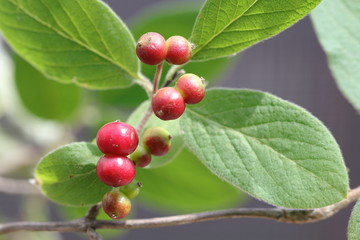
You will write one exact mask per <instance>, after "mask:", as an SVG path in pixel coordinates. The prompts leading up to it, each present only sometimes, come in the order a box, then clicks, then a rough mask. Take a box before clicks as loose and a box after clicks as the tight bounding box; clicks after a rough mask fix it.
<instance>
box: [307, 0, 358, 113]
mask: <svg viewBox="0 0 360 240" xmlns="http://www.w3.org/2000/svg"><path fill="white" fill-rule="evenodd" d="M359 16H360V2H359V1H358V0H346V1H341V0H331V1H324V2H323V3H322V4H321V5H320V6H319V7H318V8H317V9H316V10H315V11H314V12H313V13H312V14H311V19H312V22H313V23H314V26H315V30H316V33H317V36H318V38H319V40H320V43H321V45H322V47H323V48H324V50H325V52H326V54H327V57H328V63H329V66H330V69H331V71H332V73H333V75H334V77H335V79H336V82H337V84H338V86H339V88H340V90H341V91H342V93H343V94H344V95H345V97H346V98H347V99H348V100H349V101H350V103H351V104H352V105H353V106H354V108H355V109H356V110H357V111H360V69H359V66H358V65H359V63H360V31H359V25H360V18H359Z"/></svg>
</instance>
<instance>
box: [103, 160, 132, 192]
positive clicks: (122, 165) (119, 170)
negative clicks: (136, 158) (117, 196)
mask: <svg viewBox="0 0 360 240" xmlns="http://www.w3.org/2000/svg"><path fill="white" fill-rule="evenodd" d="M135 173H136V170H135V165H134V163H133V162H132V161H131V160H130V159H129V158H127V157H124V156H117V155H104V156H102V157H101V158H100V159H99V161H98V163H97V165H96V174H97V176H98V178H99V179H100V181H101V182H103V183H104V184H106V185H109V186H112V187H120V186H124V185H127V184H129V183H131V181H132V180H133V179H134V177H135Z"/></svg>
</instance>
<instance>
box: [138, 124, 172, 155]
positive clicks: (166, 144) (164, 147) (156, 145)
mask: <svg viewBox="0 0 360 240" xmlns="http://www.w3.org/2000/svg"><path fill="white" fill-rule="evenodd" d="M143 144H144V146H145V147H146V148H147V149H148V150H149V152H150V153H151V154H152V155H155V156H162V155H165V154H166V153H167V152H169V150H170V146H171V135H170V133H169V132H168V131H167V130H166V129H165V128H162V127H151V128H148V129H147V130H146V131H145V132H144V135H143Z"/></svg>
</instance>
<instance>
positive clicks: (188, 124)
mask: <svg viewBox="0 0 360 240" xmlns="http://www.w3.org/2000/svg"><path fill="white" fill-rule="evenodd" d="M180 126H181V129H182V130H183V132H184V141H185V143H186V145H187V147H188V148H189V149H190V150H191V151H192V152H193V153H195V155H196V156H198V157H199V159H200V160H201V161H202V162H203V164H205V166H206V167H208V168H209V169H210V170H211V171H212V172H213V173H215V174H216V175H217V176H218V177H220V178H221V179H224V180H226V181H228V182H230V183H232V184H233V185H235V186H236V187H239V188H240V189H242V190H244V191H246V192H248V193H249V194H251V195H253V196H254V197H257V198H259V199H261V200H263V201H266V202H268V203H270V204H273V205H277V206H283V207H288V208H318V207H323V206H326V205H330V204H333V203H335V202H338V201H340V200H342V199H344V197H345V196H346V194H347V190H348V176H347V172H346V168H345V166H344V162H343V159H342V156H341V152H340V149H339V146H338V145H337V143H336V141H335V139H334V138H333V137H332V135H331V133H330V132H329V131H328V130H327V129H326V127H325V126H324V125H323V124H322V123H321V122H320V121H319V120H318V119H316V118H315V117H314V116H312V115H311V114H310V113H308V112H307V111H306V110H304V109H302V108H300V107H298V106H296V105H294V104H292V103H289V102H287V101H284V100H282V99H279V98H277V97H275V96H272V95H270V94H266V93H263V92H258V91H252V90H236V89H214V90H210V91H208V92H207V93H206V96H205V99H204V100H203V101H202V102H201V103H199V104H197V105H194V106H187V110H186V112H185V114H184V115H183V117H182V119H181V120H180Z"/></svg>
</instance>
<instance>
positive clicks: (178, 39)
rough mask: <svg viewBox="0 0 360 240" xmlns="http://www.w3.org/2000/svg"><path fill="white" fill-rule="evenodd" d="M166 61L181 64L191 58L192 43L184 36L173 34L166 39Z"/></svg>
mask: <svg viewBox="0 0 360 240" xmlns="http://www.w3.org/2000/svg"><path fill="white" fill-rule="evenodd" d="M166 50H167V54H166V61H168V62H169V63H170V64H174V65H181V64H184V63H186V62H188V61H189V60H190V58H191V50H192V46H191V43H190V42H189V41H188V40H187V39H186V38H184V37H182V36H172V37H170V38H169V39H167V40H166Z"/></svg>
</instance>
